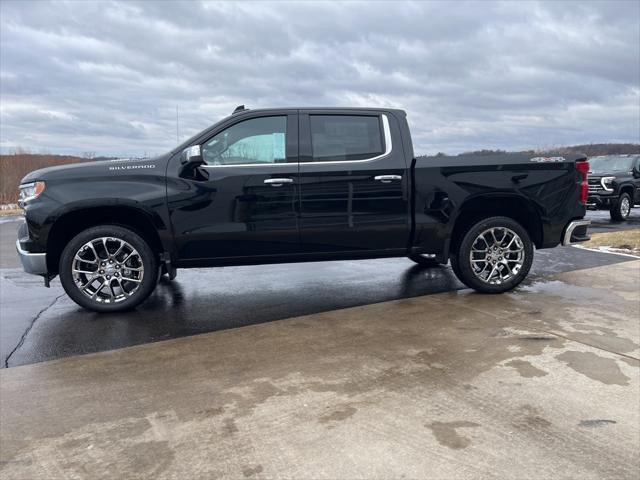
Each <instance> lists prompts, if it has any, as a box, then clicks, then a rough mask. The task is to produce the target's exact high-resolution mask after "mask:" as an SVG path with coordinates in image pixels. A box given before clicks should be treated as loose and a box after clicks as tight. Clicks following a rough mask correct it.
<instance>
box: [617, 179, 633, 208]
mask: <svg viewBox="0 0 640 480" xmlns="http://www.w3.org/2000/svg"><path fill="white" fill-rule="evenodd" d="M623 193H626V194H627V195H629V199H630V202H629V203H631V208H633V203H634V201H633V200H634V195H633V194H634V188H633V185H632V184H630V183H625V184H624V185H622V186H621V187H620V195H622V194H623Z"/></svg>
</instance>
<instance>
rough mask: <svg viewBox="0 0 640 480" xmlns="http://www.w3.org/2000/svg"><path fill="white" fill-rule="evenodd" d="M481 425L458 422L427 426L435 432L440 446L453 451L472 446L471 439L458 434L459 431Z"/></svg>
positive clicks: (436, 423) (434, 434)
mask: <svg viewBox="0 0 640 480" xmlns="http://www.w3.org/2000/svg"><path fill="white" fill-rule="evenodd" d="M479 426H480V424H478V423H475V422H467V421H457V422H432V423H428V424H427V425H426V427H427V428H429V429H430V430H431V431H432V432H433V436H434V437H435V438H436V440H437V441H438V443H439V444H440V445H444V446H445V447H449V448H451V449H453V450H460V449H462V448H467V447H468V446H469V445H471V439H470V438H469V437H466V436H464V435H462V433H460V432H458V429H467V428H475V427H479Z"/></svg>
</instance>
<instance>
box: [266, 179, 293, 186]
mask: <svg viewBox="0 0 640 480" xmlns="http://www.w3.org/2000/svg"><path fill="white" fill-rule="evenodd" d="M264 183H266V184H267V185H271V186H272V187H281V186H282V184H284V183H293V178H267V179H266V180H265V181H264Z"/></svg>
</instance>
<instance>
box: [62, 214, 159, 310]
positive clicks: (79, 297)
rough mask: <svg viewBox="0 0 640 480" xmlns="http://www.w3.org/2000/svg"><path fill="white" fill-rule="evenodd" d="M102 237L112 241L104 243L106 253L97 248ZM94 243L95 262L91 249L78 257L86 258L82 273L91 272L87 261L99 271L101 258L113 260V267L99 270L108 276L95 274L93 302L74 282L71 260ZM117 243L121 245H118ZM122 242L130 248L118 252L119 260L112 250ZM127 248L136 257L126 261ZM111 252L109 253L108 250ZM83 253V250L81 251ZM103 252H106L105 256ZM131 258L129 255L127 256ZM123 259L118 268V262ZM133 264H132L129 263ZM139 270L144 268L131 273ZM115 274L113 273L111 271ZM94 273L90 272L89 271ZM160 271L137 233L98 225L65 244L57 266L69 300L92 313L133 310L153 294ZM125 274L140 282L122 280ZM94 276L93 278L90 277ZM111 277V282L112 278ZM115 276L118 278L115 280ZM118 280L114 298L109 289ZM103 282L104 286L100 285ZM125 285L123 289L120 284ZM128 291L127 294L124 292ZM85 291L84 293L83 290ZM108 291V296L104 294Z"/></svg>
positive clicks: (92, 287)
mask: <svg viewBox="0 0 640 480" xmlns="http://www.w3.org/2000/svg"><path fill="white" fill-rule="evenodd" d="M101 238H108V239H111V240H107V244H106V245H108V246H105V249H106V250H104V251H103V250H102V249H101V248H102V247H101V246H100V245H104V244H102V243H101V242H100V240H98V239H101ZM92 240H93V241H94V242H96V243H95V244H92V246H94V247H95V250H94V252H95V251H96V250H97V253H96V255H97V256H98V258H97V259H94V256H93V253H92V252H91V249H87V250H86V252H88V253H87V254H86V255H85V254H84V253H82V254H81V255H85V257H81V258H86V259H88V260H89V261H87V262H82V263H81V264H80V267H81V268H82V269H83V270H85V269H86V270H90V269H93V268H94V267H93V265H92V264H90V261H92V262H97V263H96V265H95V268H96V269H99V268H100V267H99V265H100V264H101V262H102V260H103V257H104V260H105V261H108V259H109V258H113V259H114V263H115V264H116V265H117V267H116V266H109V265H107V267H104V268H106V269H107V270H102V271H103V272H106V273H111V275H109V277H107V276H106V275H99V272H98V271H96V274H95V276H97V277H98V278H96V279H95V280H94V281H92V282H91V284H90V286H89V287H88V288H89V289H95V290H97V292H95V294H96V295H95V296H96V299H93V298H90V296H89V293H91V291H90V290H89V291H88V293H83V291H82V290H81V288H80V286H79V285H78V284H77V283H76V280H75V279H74V276H73V271H72V270H73V265H74V260H75V259H76V254H77V253H78V252H79V251H80V249H81V248H82V247H83V246H84V245H86V244H88V243H89V242H91V241H92ZM116 242H120V243H119V244H118V243H116ZM123 242H126V243H127V244H128V245H129V247H126V248H125V249H124V250H123V251H122V253H120V254H119V255H120V257H119V260H118V258H117V257H118V254H117V252H115V251H114V250H116V249H117V248H118V245H122V244H123ZM129 248H132V249H135V252H136V255H135V256H133V258H132V259H131V260H125V258H124V257H125V255H126V254H127V253H129V252H130V250H129ZM110 249H111V250H110ZM84 251H85V250H83V252H84ZM105 252H106V253H105ZM111 254H116V256H114V257H111ZM130 257H131V256H130ZM121 260H124V261H123V263H122V264H121V265H120V263H119V262H120V261H121ZM134 261H135V262H136V263H133V264H132V262H134ZM140 267H143V268H142V270H141V272H133V270H135V269H136V268H137V269H138V270H140ZM116 268H118V269H120V268H121V269H122V270H117V271H116V270H114V269H116ZM112 270H113V271H115V272H116V273H113V272H112ZM90 271H91V272H93V270H90ZM159 271H160V268H159V265H158V260H157V258H156V255H155V254H154V252H153V251H152V250H151V248H150V247H149V245H148V244H147V242H146V241H145V240H144V239H143V238H142V237H140V235H138V234H137V233H135V232H133V231H132V230H129V229H128V228H124V227H120V226H117V225H100V226H97V227H91V228H88V229H86V230H84V231H82V232H80V233H79V234H78V235H76V236H75V237H73V239H72V240H71V241H70V242H69V243H68V244H67V246H66V247H65V249H64V250H63V252H62V256H61V257H60V263H59V274H60V282H61V283H62V286H63V288H64V290H65V291H66V292H67V295H69V297H71V299H72V300H73V301H74V302H76V303H77V304H78V305H80V306H81V307H84V308H86V309H88V310H93V311H94V312H119V311H123V310H129V309H131V308H134V307H136V306H137V305H139V304H140V303H141V302H143V301H144V300H146V299H147V297H148V296H149V295H150V294H151V292H153V290H154V288H155V286H156V283H157V280H158V274H159ZM125 274H126V275H128V276H131V277H132V279H133V277H136V278H139V279H140V281H129V280H127V278H128V277H126V278H125ZM91 276H93V275H91ZM112 276H113V278H112V280H111V277H112ZM116 276H117V277H118V279H116ZM89 277H90V276H89V275H86V276H84V277H82V278H80V279H79V280H80V281H81V282H82V281H86V280H88V278H89ZM106 278H110V280H111V281H109V284H108V285H109V290H107V291H105V290H104V289H106V288H107V286H106V282H107V281H108V280H106ZM116 281H118V285H116V286H115V291H117V292H119V297H121V298H119V299H118V296H114V295H115V294H114V288H111V287H110V286H111V285H113V282H116ZM102 282H105V283H102ZM101 283H102V285H103V286H101V287H100V288H97V287H94V286H93V285H98V286H99V285H100V284H101ZM123 284H124V285H125V286H124V287H123V286H122V285H123ZM127 290H128V292H127ZM85 291H86V290H85ZM106 292H110V293H108V294H107V293H106ZM107 295H110V297H111V300H109V299H107V298H106V297H107Z"/></svg>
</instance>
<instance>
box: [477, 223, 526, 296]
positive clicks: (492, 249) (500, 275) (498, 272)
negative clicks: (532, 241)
mask: <svg viewBox="0 0 640 480" xmlns="http://www.w3.org/2000/svg"><path fill="white" fill-rule="evenodd" d="M524 259H525V253H524V243H523V242H522V239H521V238H520V237H519V236H518V234H517V233H516V232H514V231H513V230H511V229H509V228H506V227H492V228H489V229H487V230H485V231H484V232H482V233H481V234H480V235H478V236H477V237H476V239H475V240H474V242H473V244H472V246H471V252H470V253H469V261H470V262H471V269H472V271H473V273H474V274H475V276H476V277H478V278H479V279H480V280H482V281H483V282H485V283H488V284H491V285H500V284H502V283H504V282H506V281H507V280H510V279H512V278H513V277H515V276H516V275H517V274H518V272H519V271H520V269H521V268H522V265H523V264H524Z"/></svg>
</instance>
